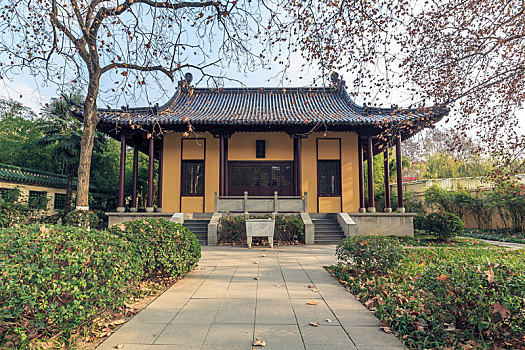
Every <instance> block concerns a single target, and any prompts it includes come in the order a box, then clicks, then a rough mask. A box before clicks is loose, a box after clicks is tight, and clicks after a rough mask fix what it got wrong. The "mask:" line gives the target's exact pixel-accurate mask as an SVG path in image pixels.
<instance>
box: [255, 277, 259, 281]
mask: <svg viewBox="0 0 525 350" xmlns="http://www.w3.org/2000/svg"><path fill="white" fill-rule="evenodd" d="M253 279H254V280H257V281H258V280H260V279H261V277H254V278H253Z"/></svg>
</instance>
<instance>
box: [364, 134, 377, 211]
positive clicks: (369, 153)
mask: <svg viewBox="0 0 525 350" xmlns="http://www.w3.org/2000/svg"><path fill="white" fill-rule="evenodd" d="M366 158H367V163H368V208H367V210H368V211H369V212H370V213H375V211H376V208H375V201H374V148H373V145H372V135H368V139H367V143H366Z"/></svg>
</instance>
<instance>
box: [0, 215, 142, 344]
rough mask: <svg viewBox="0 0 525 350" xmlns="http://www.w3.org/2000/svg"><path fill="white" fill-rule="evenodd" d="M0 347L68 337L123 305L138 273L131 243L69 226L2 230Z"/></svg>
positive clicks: (29, 226) (0, 239)
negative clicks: (99, 315) (56, 336)
mask: <svg viewBox="0 0 525 350" xmlns="http://www.w3.org/2000/svg"><path fill="white" fill-rule="evenodd" d="M0 264H1V273H0V286H1V289H2V291H1V293H0V348H4V347H19V348H24V347H26V345H27V343H28V342H29V341H30V340H31V339H34V338H39V339H46V337H49V336H52V335H55V334H57V333H60V334H62V336H63V337H64V338H66V339H69V335H70V334H71V333H72V332H73V331H78V330H79V329H81V328H82V327H83V326H84V325H85V324H87V323H89V322H90V321H91V320H92V319H93V318H94V317H95V316H96V315H98V314H99V313H100V312H101V311H103V310H105V309H111V308H116V307H118V306H121V305H123V303H124V300H125V299H126V297H127V296H128V295H129V294H130V292H131V291H133V290H134V289H135V286H136V281H137V280H138V279H139V278H140V277H141V273H142V270H141V264H142V262H141V259H140V257H138V256H137V254H136V253H135V251H134V249H133V247H132V246H131V245H130V244H129V243H128V242H126V241H124V240H122V239H121V238H119V237H118V236H115V235H113V234H111V233H108V232H99V231H87V230H86V229H82V228H76V227H71V226H58V225H57V226H52V225H50V226H46V225H42V226H38V225H28V226H21V227H11V228H5V229H0Z"/></svg>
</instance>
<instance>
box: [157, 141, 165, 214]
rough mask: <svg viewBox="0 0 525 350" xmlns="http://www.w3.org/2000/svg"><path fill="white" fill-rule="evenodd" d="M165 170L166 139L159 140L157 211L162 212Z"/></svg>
mask: <svg viewBox="0 0 525 350" xmlns="http://www.w3.org/2000/svg"><path fill="white" fill-rule="evenodd" d="M163 170H164V139H163V138H161V139H160V140H159V177H158V181H157V211H158V212H162V185H163V181H164V179H163V174H162V172H163Z"/></svg>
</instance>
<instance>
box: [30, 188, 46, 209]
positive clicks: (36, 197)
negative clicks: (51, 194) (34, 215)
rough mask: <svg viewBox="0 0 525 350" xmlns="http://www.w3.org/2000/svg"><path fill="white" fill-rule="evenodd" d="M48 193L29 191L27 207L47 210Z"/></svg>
mask: <svg viewBox="0 0 525 350" xmlns="http://www.w3.org/2000/svg"><path fill="white" fill-rule="evenodd" d="M46 204H47V192H45V191H29V198H28V200H27V205H28V206H29V208H31V209H46Z"/></svg>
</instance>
